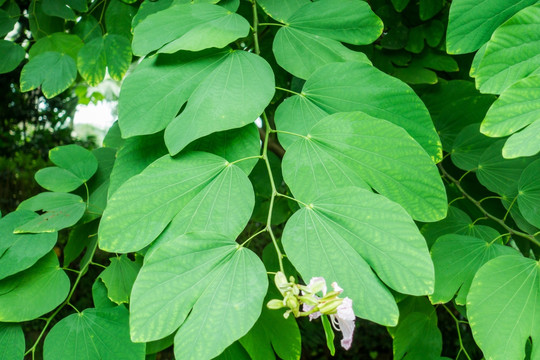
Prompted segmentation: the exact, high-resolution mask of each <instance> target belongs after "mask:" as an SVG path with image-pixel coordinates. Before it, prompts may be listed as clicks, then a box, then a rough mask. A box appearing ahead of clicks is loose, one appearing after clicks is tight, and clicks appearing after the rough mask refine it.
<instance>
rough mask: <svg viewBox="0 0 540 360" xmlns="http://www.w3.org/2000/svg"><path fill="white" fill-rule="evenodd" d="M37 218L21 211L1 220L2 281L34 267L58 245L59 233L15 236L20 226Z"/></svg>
mask: <svg viewBox="0 0 540 360" xmlns="http://www.w3.org/2000/svg"><path fill="white" fill-rule="evenodd" d="M37 217H38V215H37V214H36V213H34V212H32V211H27V210H19V211H15V212H12V213H10V214H7V215H6V216H4V217H3V218H1V219H0V239H2V241H1V242H0V279H3V278H5V277H7V276H9V275H13V274H16V273H18V272H20V271H22V270H25V269H27V268H29V267H30V266H32V265H34V264H35V263H36V261H38V260H39V259H40V258H42V257H43V256H45V255H46V254H47V253H48V252H49V251H51V249H52V248H53V246H54V245H55V244H56V238H57V237H58V234H57V233H51V234H13V230H15V229H16V228H17V227H18V226H19V225H23V224H25V223H27V222H29V221H31V220H33V219H35V218H37Z"/></svg>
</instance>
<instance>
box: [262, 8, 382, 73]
mask: <svg viewBox="0 0 540 360" xmlns="http://www.w3.org/2000/svg"><path fill="white" fill-rule="evenodd" d="M382 30H383V24H382V21H381V19H379V18H378V17H377V15H375V13H373V12H372V11H371V9H370V7H369V5H368V4H367V3H365V2H361V1H354V0H346V1H340V2H338V3H336V2H334V1H331V0H321V1H317V2H313V3H307V4H306V5H304V6H302V7H299V8H298V9H297V10H296V11H295V12H294V13H293V14H292V15H291V16H288V19H287V26H285V27H282V28H281V29H279V30H278V32H277V34H276V36H275V38H274V45H273V52H274V55H275V57H276V61H277V63H278V64H279V65H280V66H281V67H283V68H284V69H285V70H287V71H288V72H290V73H291V74H293V75H295V76H297V77H300V78H302V79H307V78H308V77H309V76H310V75H311V74H312V73H313V72H314V71H315V70H316V69H317V68H319V67H321V66H323V65H326V64H329V63H333V62H345V61H360V62H365V63H368V64H369V60H368V59H367V57H366V56H365V55H364V54H363V53H361V52H356V51H352V50H350V49H348V48H347V47H345V46H343V45H342V44H341V43H340V41H343V42H346V43H350V44H356V45H362V44H369V43H371V42H373V41H375V40H376V39H377V38H378V37H379V36H380V35H381V33H382Z"/></svg>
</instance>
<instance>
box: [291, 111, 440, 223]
mask: <svg viewBox="0 0 540 360" xmlns="http://www.w3.org/2000/svg"><path fill="white" fill-rule="evenodd" d="M282 167H283V178H284V180H285V182H286V183H287V184H288V185H289V187H290V189H291V191H292V193H293V194H294V195H295V197H297V198H298V199H300V200H302V201H304V202H308V203H309V202H310V201H312V200H313V199H314V198H315V197H317V196H318V195H319V194H320V193H321V192H324V191H325V190H330V189H334V188H339V187H341V186H343V185H346V184H350V185H355V186H362V187H366V186H365V184H366V183H367V184H368V185H369V186H370V187H372V188H374V189H375V190H377V192H379V193H380V194H382V195H384V196H386V197H388V198H389V199H390V200H393V201H395V202H397V203H399V204H400V205H401V206H403V207H404V208H405V209H406V210H407V211H408V212H409V213H410V214H411V216H412V217H413V218H415V219H417V220H420V221H436V220H440V219H441V218H443V217H444V216H445V215H446V206H447V205H446V192H445V190H444V185H443V184H442V181H441V179H440V176H439V173H438V171H437V168H436V166H435V164H434V163H433V162H432V160H431V159H430V158H429V156H428V155H427V154H426V152H425V151H424V149H422V147H421V146H420V145H419V144H418V143H417V142H416V141H414V140H413V139H412V138H411V137H410V136H409V135H408V134H407V133H406V132H405V130H403V129H402V128H400V127H398V126H396V125H394V124H392V123H390V122H388V121H385V120H381V119H377V118H373V117H371V116H368V115H366V114H364V113H361V112H352V113H338V114H334V115H330V116H328V117H326V118H324V119H323V120H321V121H319V122H318V123H317V124H316V125H315V126H313V127H312V128H311V130H310V131H309V134H308V135H307V137H305V138H302V139H300V140H297V141H296V142H295V143H294V144H293V145H292V146H290V147H289V149H288V150H287V152H286V153H285V157H284V159H283V164H282Z"/></svg>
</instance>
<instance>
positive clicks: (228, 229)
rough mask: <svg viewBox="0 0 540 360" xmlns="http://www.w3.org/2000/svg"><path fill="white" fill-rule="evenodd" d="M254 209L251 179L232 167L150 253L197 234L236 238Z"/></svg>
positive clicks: (185, 209)
mask: <svg viewBox="0 0 540 360" xmlns="http://www.w3.org/2000/svg"><path fill="white" fill-rule="evenodd" d="M253 206H254V196H253V188H252V186H251V183H250V181H249V179H248V177H247V175H246V174H245V173H244V172H243V171H242V170H240V169H239V168H238V167H237V166H228V167H226V168H225V169H224V170H222V171H221V172H220V173H219V174H218V175H217V176H216V177H215V178H214V179H212V180H211V181H210V182H209V183H208V184H207V185H206V186H205V188H204V189H201V190H200V192H199V193H198V194H197V195H196V196H195V197H193V199H191V200H190V201H189V202H187V203H186V204H185V205H184V207H183V208H182V209H181V210H180V211H179V212H178V214H176V216H175V217H174V218H173V219H172V221H171V223H170V224H169V226H168V227H167V228H166V229H165V231H163V233H161V234H160V236H159V237H158V238H157V240H156V241H155V243H154V244H153V245H152V247H151V248H150V249H149V250H148V253H150V252H152V251H153V250H155V249H156V248H159V247H160V246H161V244H163V243H166V242H168V241H170V240H173V239H175V238H176V237H178V236H179V235H181V234H185V233H188V232H193V231H213V232H219V233H220V234H222V235H225V236H228V237H229V238H236V237H237V236H238V235H239V234H240V232H242V230H243V229H244V227H245V226H246V224H247V223H248V221H249V219H250V217H251V214H252V212H253Z"/></svg>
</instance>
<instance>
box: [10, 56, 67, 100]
mask: <svg viewBox="0 0 540 360" xmlns="http://www.w3.org/2000/svg"><path fill="white" fill-rule="evenodd" d="M76 77H77V65H76V64H75V60H73V59H72V58H71V57H70V56H69V55H66V54H61V53H59V52H55V51H47V52H44V53H42V54H39V55H37V56H35V57H32V58H31V59H30V61H29V62H28V63H27V64H26V65H24V67H23V69H22V71H21V82H20V84H21V91H22V92H26V91H30V90H34V89H36V88H38V87H40V86H41V91H43V94H44V95H45V97H47V98H48V99H50V98H52V97H55V96H56V95H58V94H60V93H61V92H63V91H64V90H66V89H67V88H69V87H70V86H71V84H73V82H74V81H75V78H76Z"/></svg>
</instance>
